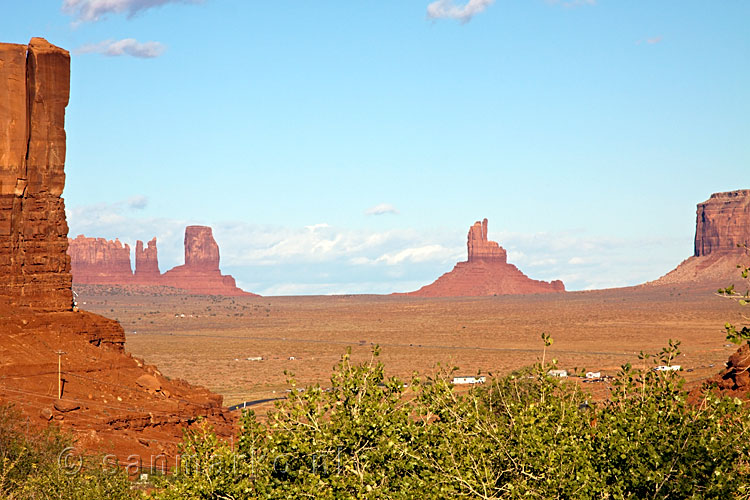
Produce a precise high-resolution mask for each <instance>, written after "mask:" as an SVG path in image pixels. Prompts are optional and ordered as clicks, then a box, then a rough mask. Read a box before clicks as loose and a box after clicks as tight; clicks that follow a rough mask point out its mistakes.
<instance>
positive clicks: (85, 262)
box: [68, 226, 255, 296]
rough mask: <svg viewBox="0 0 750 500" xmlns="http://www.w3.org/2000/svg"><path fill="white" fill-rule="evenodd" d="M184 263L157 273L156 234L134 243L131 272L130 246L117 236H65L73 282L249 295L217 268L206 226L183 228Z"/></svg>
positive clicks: (216, 254) (214, 248)
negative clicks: (72, 237)
mask: <svg viewBox="0 0 750 500" xmlns="http://www.w3.org/2000/svg"><path fill="white" fill-rule="evenodd" d="M184 244H185V264H183V265H181V266H177V267H175V268H173V269H170V270H169V271H167V272H165V273H164V274H161V273H160V272H159V259H158V253H157V248H156V238H153V239H152V240H151V241H149V242H148V246H147V247H146V248H144V247H143V242H142V241H140V240H139V241H137V242H136V245H135V273H133V271H132V270H131V269H132V268H131V266H130V247H129V246H128V245H124V246H123V245H122V243H120V241H119V240H115V241H108V240H105V239H102V238H87V237H86V236H83V235H79V236H78V237H76V238H75V239H70V240H69V247H68V254H69V255H70V259H71V272H72V274H73V284H81V285H84V284H85V285H137V286H169V287H173V288H179V289H181V290H185V291H187V292H190V293H196V294H203V295H225V296H240V295H244V296H253V295H255V294H252V293H249V292H245V291H244V290H242V289H240V288H238V287H237V284H236V282H235V280H234V278H233V277H232V276H228V275H222V274H221V271H220V270H219V245H218V244H217V243H216V240H214V236H213V232H212V230H211V228H210V227H207V226H188V227H187V228H185V242H184Z"/></svg>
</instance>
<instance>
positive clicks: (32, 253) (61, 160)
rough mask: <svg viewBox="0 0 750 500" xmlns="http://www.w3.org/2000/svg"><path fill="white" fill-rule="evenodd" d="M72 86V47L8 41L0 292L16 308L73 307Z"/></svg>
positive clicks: (1, 76)
mask: <svg viewBox="0 0 750 500" xmlns="http://www.w3.org/2000/svg"><path fill="white" fill-rule="evenodd" d="M69 82H70V55H69V54H68V52H67V51H66V50H63V49H61V48H59V47H55V46H54V45H51V44H49V43H48V42H47V41H46V40H44V39H42V38H33V39H32V40H31V42H30V43H29V45H28V46H26V45H16V44H0V295H4V296H7V297H10V299H11V302H12V303H13V304H16V305H25V306H32V307H35V308H40V309H46V310H66V309H70V308H71V305H72V294H71V291H70V283H71V277H70V262H69V259H68V256H67V255H66V249H67V233H68V225H67V223H66V221H65V204H64V202H63V200H62V198H61V197H60V195H61V194H62V190H63V187H64V185H65V172H64V170H63V168H64V165H65V107H66V106H67V104H68V94H69Z"/></svg>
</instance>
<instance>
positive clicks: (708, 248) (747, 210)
mask: <svg viewBox="0 0 750 500" xmlns="http://www.w3.org/2000/svg"><path fill="white" fill-rule="evenodd" d="M749 242H750V190H748V189H743V190H737V191H729V192H726V193H714V194H712V195H711V197H710V198H709V199H708V200H707V201H705V202H703V203H699V204H698V207H697V210H696V223H695V245H694V252H693V256H691V257H689V258H688V259H686V260H684V261H683V262H682V263H681V264H680V265H679V266H677V267H676V268H675V269H673V270H672V271H670V272H669V273H667V274H666V275H664V276H662V277H661V278H659V279H658V280H656V281H652V282H650V283H647V285H675V284H700V285H707V286H709V285H710V286H726V285H729V284H731V283H734V282H738V281H739V279H740V274H739V270H738V269H737V266H738V265H748V264H750V257H748V255H747V251H746V249H745V248H744V245H747V244H748V243H749Z"/></svg>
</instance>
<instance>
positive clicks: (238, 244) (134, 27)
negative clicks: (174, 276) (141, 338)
mask: <svg viewBox="0 0 750 500" xmlns="http://www.w3.org/2000/svg"><path fill="white" fill-rule="evenodd" d="M748 21H750V3H748V2H745V1H740V0H734V1H725V2H708V1H691V0H681V1H671V0H663V1H653V0H648V1H646V0H643V1H640V0H629V1H622V0H620V1H614V0H609V1H608V0H570V1H564V0H557V1H554V0H496V1H494V2H493V1H491V0H471V2H469V3H468V4H467V3H466V2H465V1H456V2H453V3H452V2H450V1H447V0H443V1H439V2H431V1H430V0H382V1H371V2H343V1H339V2H331V1H327V2H326V1H311V0H306V1H302V0H278V1H275V2H260V1H255V0H203V1H189V0H185V1H174V0H31V1H29V2H17V1H5V2H3V4H2V5H1V6H0V32H2V34H3V36H2V41H5V42H17V43H25V42H27V41H28V39H29V38H31V37H32V36H43V37H45V38H47V39H48V40H49V41H51V42H52V43H55V44H57V45H60V46H62V47H64V48H66V49H69V50H70V51H71V53H72V57H73V60H72V76H71V101H70V105H69V106H68V110H67V124H66V128H67V132H68V159H67V166H66V172H67V174H68V176H67V185H66V188H65V193H64V196H65V198H66V203H67V207H68V211H69V213H68V218H69V225H70V228H71V234H72V235H76V234H80V233H83V234H86V235H87V236H99V237H107V238H114V237H119V238H120V239H121V240H124V241H128V242H130V243H131V244H132V243H134V241H135V239H143V240H148V239H150V238H151V237H153V236H157V237H158V240H159V243H158V246H159V254H160V267H161V269H162V271H164V270H166V269H169V268H170V267H172V266H174V265H177V264H180V263H182V254H181V251H182V249H181V246H182V231H183V229H184V226H185V225H187V224H207V225H211V226H213V227H214V233H215V236H216V238H217V241H218V242H219V245H220V247H221V252H222V268H223V269H224V271H227V272H231V273H232V274H234V275H235V277H236V278H237V279H238V282H239V283H240V284H241V285H242V286H244V287H245V288H247V289H249V290H252V291H255V292H260V293H264V294H298V293H304V294H308V293H371V292H372V293H386V292H391V291H406V290H410V289H415V288H418V287H419V286H421V285H423V284H426V283H428V282H430V281H432V280H434V279H435V278H437V276H439V275H440V274H442V273H443V272H446V271H448V270H450V269H451V267H452V265H453V264H454V263H455V262H456V261H457V260H462V259H464V258H465V237H466V232H467V230H468V227H469V226H470V225H471V224H472V223H473V222H474V221H476V220H479V219H481V218H484V217H487V218H488V219H489V222H490V225H489V233H490V238H491V239H494V240H496V241H498V242H499V243H500V244H501V245H503V246H504V247H505V248H506V249H508V251H509V260H510V261H511V262H512V263H515V264H517V265H518V266H519V268H521V269H522V270H523V271H524V272H526V274H528V275H530V276H531V277H533V278H538V279H546V280H550V279H562V280H563V281H564V282H565V283H566V285H567V286H568V288H569V289H586V288H597V287H609V286H621V285H630V284H636V283H640V282H643V281H646V280H649V279H655V278H657V277H659V276H660V275H662V274H664V273H665V272H667V271H669V270H670V269H671V268H673V267H674V266H675V265H677V264H678V263H679V262H680V261H681V260H682V259H684V258H686V257H688V256H689V255H691V253H692V239H693V235H694V224H695V205H696V203H698V202H701V201H704V200H705V199H707V198H708V196H709V195H710V194H711V193H712V192H717V191H726V190H732V189H739V188H748V187H750V185H748V182H747V171H748V167H749V166H750V161H749V158H750V141H749V140H748V137H750V118H748V117H750V99H748V97H749V95H748V90H747V89H748V88H750V31H749V30H748V29H747V23H748ZM743 174H744V175H743Z"/></svg>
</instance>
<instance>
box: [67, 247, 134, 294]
mask: <svg viewBox="0 0 750 500" xmlns="http://www.w3.org/2000/svg"><path fill="white" fill-rule="evenodd" d="M68 254H69V255H70V260H71V270H72V273H73V276H74V280H75V282H76V283H87V284H90V283H99V284H109V285H111V284H118V283H121V282H123V281H129V280H131V279H132V278H133V271H132V269H131V268H130V247H129V246H128V245H123V244H122V243H120V240H117V239H116V240H114V241H111V240H105V239H104V238H86V237H85V236H83V235H78V236H77V237H76V239H74V240H68Z"/></svg>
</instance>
